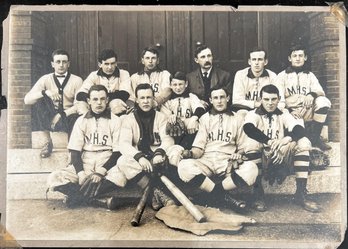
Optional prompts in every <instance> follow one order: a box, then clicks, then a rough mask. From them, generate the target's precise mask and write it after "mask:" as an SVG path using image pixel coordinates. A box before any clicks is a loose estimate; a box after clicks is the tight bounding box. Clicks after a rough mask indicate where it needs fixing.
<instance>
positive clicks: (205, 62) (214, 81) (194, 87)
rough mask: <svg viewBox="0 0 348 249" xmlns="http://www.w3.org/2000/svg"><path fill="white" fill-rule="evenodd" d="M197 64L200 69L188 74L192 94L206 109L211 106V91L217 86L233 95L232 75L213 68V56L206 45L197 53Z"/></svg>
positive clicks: (199, 48)
mask: <svg viewBox="0 0 348 249" xmlns="http://www.w3.org/2000/svg"><path fill="white" fill-rule="evenodd" d="M194 56H195V58H194V59H195V62H196V63H197V64H198V65H199V68H198V69H196V70H195V71H193V72H191V73H189V74H187V76H186V79H187V81H188V83H189V87H190V92H191V93H194V94H196V95H197V96H198V97H199V98H200V99H201V102H202V104H203V105H204V107H207V106H209V92H210V91H209V90H210V89H211V88H212V87H214V86H215V85H220V86H221V87H226V88H227V90H228V91H229V94H231V93H232V83H231V78H230V73H229V72H226V71H224V70H222V69H220V68H217V67H216V66H213V54H212V52H211V49H210V48H208V47H207V46H206V45H200V46H198V47H197V48H196V51H195V54H194Z"/></svg>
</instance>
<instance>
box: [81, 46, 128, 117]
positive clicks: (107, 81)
mask: <svg viewBox="0 0 348 249" xmlns="http://www.w3.org/2000/svg"><path fill="white" fill-rule="evenodd" d="M98 66H99V69H98V70H97V71H94V72H91V73H90V74H89V75H88V77H87V78H86V79H85V81H84V82H83V84H82V87H81V88H80V89H79V93H78V95H77V97H76V98H77V100H79V112H80V113H86V112H87V111H88V105H87V102H86V99H87V97H88V96H87V93H88V91H89V89H90V88H91V86H93V85H103V86H105V87H106V89H107V90H108V98H109V107H110V109H111V112H112V113H113V114H115V115H120V114H122V113H124V112H126V111H127V104H126V101H127V100H128V98H129V95H130V93H131V85H130V77H129V73H128V72H127V71H126V70H123V69H119V68H118V67H117V55H116V53H115V52H114V51H113V50H112V49H104V50H102V51H101V52H100V54H99V56H98Z"/></svg>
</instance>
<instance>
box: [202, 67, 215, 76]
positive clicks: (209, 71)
mask: <svg viewBox="0 0 348 249" xmlns="http://www.w3.org/2000/svg"><path fill="white" fill-rule="evenodd" d="M212 69H213V67H210V68H209V70H208V71H207V73H208V74H207V77H208V78H209V77H210V73H211V70H212ZM201 73H202V75H204V74H203V73H204V71H203V70H202V68H201Z"/></svg>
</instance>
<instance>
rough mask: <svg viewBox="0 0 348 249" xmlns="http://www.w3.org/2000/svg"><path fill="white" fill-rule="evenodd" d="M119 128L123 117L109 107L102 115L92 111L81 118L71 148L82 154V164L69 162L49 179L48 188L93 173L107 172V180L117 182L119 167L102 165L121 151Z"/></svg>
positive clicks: (71, 140)
mask: <svg viewBox="0 0 348 249" xmlns="http://www.w3.org/2000/svg"><path fill="white" fill-rule="evenodd" d="M120 127H121V121H120V118H119V117H117V116H115V115H114V114H112V113H111V112H110V110H106V111H104V112H103V113H102V114H101V115H99V116H96V115H95V114H92V112H91V111H89V112H87V113H86V114H85V115H83V116H81V117H79V118H78V119H77V121H76V123H75V125H74V129H73V132H72V135H71V139H70V141H69V144H68V149H69V150H73V151H79V152H81V153H82V154H81V155H82V163H83V167H82V168H79V167H78V165H71V164H70V165H68V167H67V168H65V169H62V170H58V171H55V172H52V173H51V176H50V177H49V179H48V184H49V187H50V188H53V187H55V186H59V185H63V184H66V183H67V182H73V183H81V182H82V181H83V179H84V178H85V177H86V176H88V175H90V174H92V173H94V172H96V173H99V174H102V175H105V179H107V180H109V181H111V182H112V183H114V184H116V185H118V182H119V178H118V175H117V172H118V171H117V170H116V168H117V167H116V166H115V165H111V167H110V168H104V167H103V166H104V165H105V163H106V162H107V161H108V160H109V158H110V157H111V155H112V154H113V152H118V151H119V145H118V138H119V132H120Z"/></svg>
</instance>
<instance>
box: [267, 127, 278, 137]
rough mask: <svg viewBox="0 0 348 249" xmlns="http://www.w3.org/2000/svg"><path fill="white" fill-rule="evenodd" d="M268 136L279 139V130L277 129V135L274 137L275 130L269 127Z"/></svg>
mask: <svg viewBox="0 0 348 249" xmlns="http://www.w3.org/2000/svg"><path fill="white" fill-rule="evenodd" d="M266 136H267V137H269V138H271V139H279V130H276V131H275V137H273V130H272V129H267V133H266Z"/></svg>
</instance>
